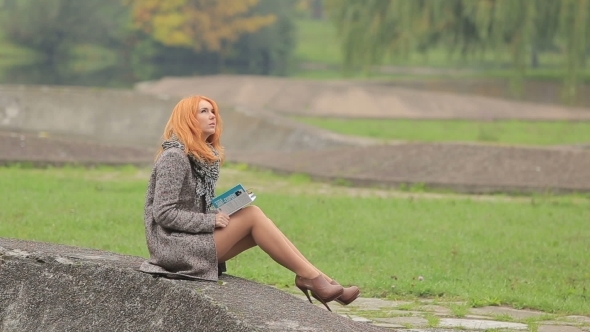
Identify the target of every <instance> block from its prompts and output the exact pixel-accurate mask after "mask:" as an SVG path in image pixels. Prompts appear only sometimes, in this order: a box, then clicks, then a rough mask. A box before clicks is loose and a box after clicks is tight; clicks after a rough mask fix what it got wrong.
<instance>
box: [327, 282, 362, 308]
mask: <svg viewBox="0 0 590 332" xmlns="http://www.w3.org/2000/svg"><path fill="white" fill-rule="evenodd" d="M330 284H332V285H338V286H340V284H339V283H337V282H336V280H332V282H330ZM360 294H361V291H360V290H359V288H358V287H357V286H350V287H344V291H343V292H342V295H340V296H339V297H338V298H336V300H335V301H336V302H338V303H340V304H342V305H349V304H351V303H352V301H354V300H356V299H357V298H358V297H359V295H360Z"/></svg>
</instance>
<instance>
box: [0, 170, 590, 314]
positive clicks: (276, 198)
mask: <svg viewBox="0 0 590 332" xmlns="http://www.w3.org/2000/svg"><path fill="white" fill-rule="evenodd" d="M148 177H149V171H148V170H144V169H135V168H131V167H127V168H97V169H82V168H73V167H70V168H50V169H26V168H18V167H9V168H6V167H4V168H0V190H1V191H2V198H3V199H2V200H0V220H1V221H2V222H1V223H0V236H2V237H14V238H22V239H32V240H39V241H51V242H57V243H64V244H69V245H79V246H85V247H93V248H99V249H106V250H111V251H116V252H120V253H125V254H132V255H140V256H144V257H145V256H146V255H147V250H146V247H145V238H144V230H143V221H142V214H143V210H142V209H143V199H144V197H145V196H144V195H145V189H146V184H147V178H148ZM236 181H240V182H241V183H244V184H245V185H247V186H248V187H251V188H253V190H255V192H256V193H257V194H258V199H257V205H259V206H260V207H262V208H263V209H264V211H265V212H266V214H267V215H268V216H269V217H271V218H272V219H273V220H274V221H275V222H276V224H277V225H278V226H279V227H280V228H281V229H282V230H283V231H284V232H285V234H286V235H287V236H288V237H289V238H291V239H292V241H293V242H294V243H295V244H296V245H297V246H298V247H299V248H300V249H301V251H302V252H303V253H304V254H305V255H306V256H308V258H309V259H310V260H311V261H312V262H314V263H315V264H316V265H317V266H318V267H320V268H321V269H322V270H324V271H325V272H326V273H327V274H329V275H332V276H333V277H334V278H336V279H337V280H338V281H340V282H341V283H342V284H351V283H354V284H358V285H359V286H360V287H361V289H362V292H363V296H377V297H383V298H395V299H416V298H436V299H439V300H465V301H468V303H469V304H470V305H471V306H479V305H489V304H503V305H504V304H505V305H511V306H514V307H518V308H536V309H541V310H544V311H547V312H556V313H569V314H590V299H589V296H590V294H589V293H588V290H589V289H590V255H589V254H588V251H589V250H590V247H589V246H588V244H589V243H590V228H589V227H587V226H588V225H587V224H588V220H590V209H588V206H589V203H590V199H588V198H584V197H574V196H560V197H551V196H542V197H536V198H535V199H534V200H533V199H529V198H526V197H525V198H522V197H521V198H506V197H489V199H482V198H470V197H464V196H457V195H452V194H449V195H438V196H436V197H438V198H428V197H429V196H428V195H424V196H423V197H421V196H419V197H414V198H413V199H408V198H407V196H404V193H399V192H393V191H384V190H373V189H359V188H343V187H335V186H330V185H328V184H322V183H315V182H312V181H311V180H310V179H309V178H308V177H305V176H292V177H279V176H276V175H272V174H270V173H268V172H254V171H251V170H249V169H247V168H246V167H243V166H233V167H225V168H224V169H223V170H222V174H221V179H220V186H219V188H220V190H222V189H224V188H228V187H229V186H230V185H232V184H234V183H235V182H236ZM414 196H415V195H414ZM228 269H229V273H231V274H233V275H237V276H241V277H245V278H249V279H252V280H256V281H259V282H262V283H265V284H271V285H275V286H278V287H288V288H289V289H291V288H292V287H293V274H292V273H291V272H289V271H287V270H286V269H284V268H282V267H280V266H279V265H278V264H276V263H274V262H273V261H272V260H271V259H270V258H268V257H267V256H266V255H265V254H264V253H263V252H262V251H260V250H259V249H253V250H251V251H248V252H246V253H244V254H242V255H240V256H238V257H237V258H235V259H234V260H232V261H230V262H228ZM418 276H423V277H424V279H423V280H422V281H420V280H418V279H417V277H418ZM393 286H395V287H393ZM459 311H462V310H459ZM432 323H433V324H434V323H435V322H432Z"/></svg>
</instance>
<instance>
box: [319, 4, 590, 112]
mask: <svg viewBox="0 0 590 332" xmlns="http://www.w3.org/2000/svg"><path fill="white" fill-rule="evenodd" d="M326 8H327V10H328V15H329V17H330V19H331V20H332V21H333V23H334V24H335V26H336V28H337V29H338V31H339V37H340V38H341V43H342V49H343V52H344V65H345V68H346V69H348V70H350V69H351V68H353V69H354V68H358V67H359V66H360V67H363V68H365V69H366V68H370V66H372V65H375V64H379V63H380V62H381V61H382V60H383V59H384V58H385V57H386V56H404V55H408V54H409V53H410V52H414V51H422V52H428V50H429V49H430V48H432V47H434V46H441V45H442V46H444V47H446V48H447V49H448V50H449V51H450V52H455V51H457V50H459V51H460V53H461V54H462V55H463V56H467V55H470V54H477V53H479V54H484V53H486V52H489V51H490V50H491V51H492V52H495V53H496V55H498V58H500V56H501V55H502V54H504V53H505V52H506V51H508V54H510V56H511V62H512V65H513V67H514V73H515V74H514V75H513V79H512V81H511V83H512V90H513V91H514V92H515V93H516V94H519V93H520V92H521V91H522V86H523V81H524V77H525V74H526V69H527V67H528V65H529V60H528V59H529V55H530V62H531V65H533V66H538V53H539V52H541V51H543V50H547V49H549V48H557V47H559V48H560V49H561V50H562V51H563V54H564V55H565V56H564V58H565V59H566V61H565V64H564V77H565V85H566V89H565V95H564V96H565V97H566V99H567V100H568V101H572V100H573V99H574V98H575V95H576V93H577V86H578V84H579V81H580V78H579V72H580V69H581V68H582V67H583V66H584V64H585V57H586V55H587V51H588V46H589V45H590V42H589V40H590V33H589V32H590V20H589V19H588V18H589V16H590V0H563V1H555V0H534V1H531V0H412V1H406V0H366V1H362V2H361V1H355V0H326Z"/></svg>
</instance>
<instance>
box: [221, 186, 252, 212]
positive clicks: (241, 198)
mask: <svg viewBox="0 0 590 332" xmlns="http://www.w3.org/2000/svg"><path fill="white" fill-rule="evenodd" d="M255 199H256V195H254V194H253V193H251V192H250V191H248V190H246V188H244V186H242V185H241V184H239V183H238V184H237V185H236V186H235V187H233V188H231V189H229V190H228V191H226V192H224V193H223V194H221V195H218V196H216V197H215V198H213V200H212V201H211V204H213V206H214V207H215V208H216V209H218V210H220V211H222V212H225V213H226V214H227V215H228V216H231V215H232V214H233V213H235V212H237V211H239V210H240V209H242V208H243V207H245V206H247V205H248V204H250V203H252V202H254V200H255Z"/></svg>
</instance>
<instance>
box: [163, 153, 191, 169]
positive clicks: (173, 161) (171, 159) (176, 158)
mask: <svg viewBox="0 0 590 332" xmlns="http://www.w3.org/2000/svg"><path fill="white" fill-rule="evenodd" d="M156 168H175V169H178V170H184V169H185V168H187V169H188V168H190V164H189V159H188V156H187V155H186V153H184V151H183V150H181V149H179V148H169V149H166V150H164V151H162V153H161V154H160V156H159V157H158V160H157V161H156Z"/></svg>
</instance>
